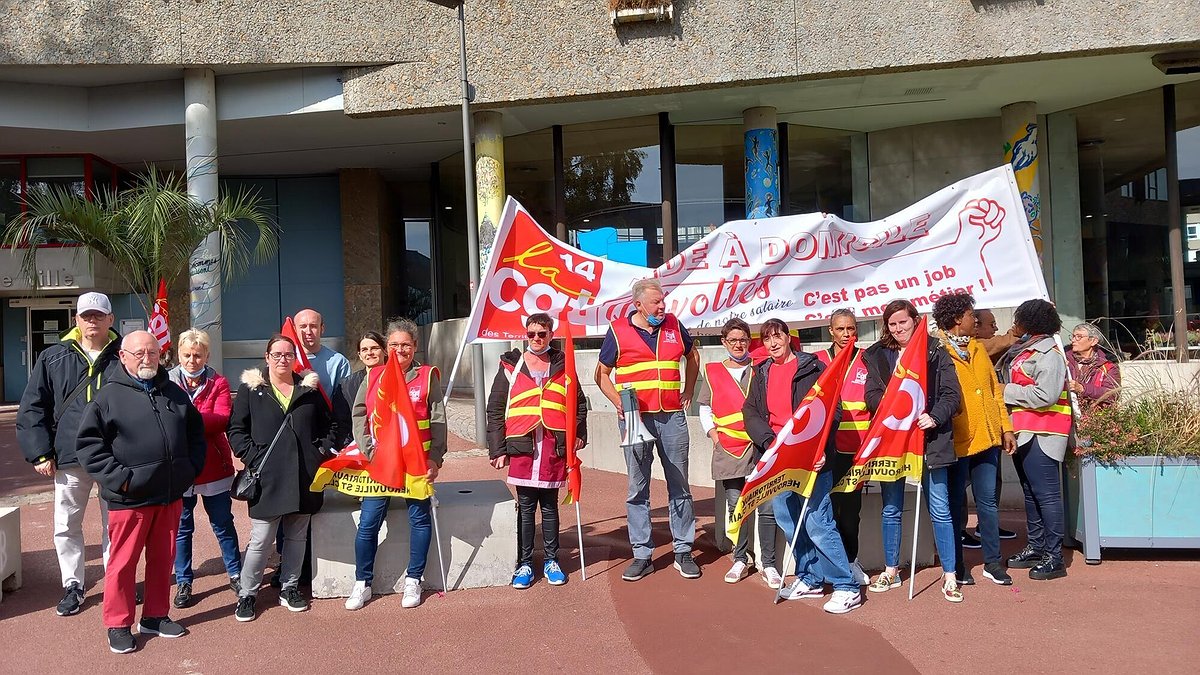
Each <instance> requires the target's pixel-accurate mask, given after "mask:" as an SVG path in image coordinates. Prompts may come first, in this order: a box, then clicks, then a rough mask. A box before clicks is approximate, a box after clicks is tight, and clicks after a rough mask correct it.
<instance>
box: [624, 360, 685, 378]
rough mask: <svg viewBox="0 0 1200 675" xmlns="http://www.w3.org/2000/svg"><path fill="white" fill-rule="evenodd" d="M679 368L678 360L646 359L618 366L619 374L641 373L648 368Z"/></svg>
mask: <svg viewBox="0 0 1200 675" xmlns="http://www.w3.org/2000/svg"><path fill="white" fill-rule="evenodd" d="M667 368H669V369H672V370H679V362H678V361H645V362H643V363H635V364H633V365H631V366H617V375H632V374H633V373H641V372H645V371H647V370H663V369H667Z"/></svg>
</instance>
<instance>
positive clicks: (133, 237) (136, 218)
mask: <svg viewBox="0 0 1200 675" xmlns="http://www.w3.org/2000/svg"><path fill="white" fill-rule="evenodd" d="M25 203H26V206H27V210H26V212H25V213H22V214H21V215H20V216H19V217H18V218H16V219H14V220H13V221H12V222H11V223H9V224H8V225H7V226H6V227H5V228H4V232H3V235H2V238H0V245H2V246H5V247H7V248H9V249H10V250H11V251H13V252H14V254H15V253H16V251H17V250H18V249H19V250H20V251H21V255H22V260H21V271H22V273H23V274H25V275H26V276H27V277H28V278H29V279H30V283H31V284H34V286H35V288H36V283H37V274H36V273H35V270H36V269H37V253H38V247H39V246H41V245H44V244H48V243H51V242H53V241H66V242H74V243H78V244H80V245H82V246H84V247H86V248H87V249H89V250H91V251H92V252H93V253H95V254H98V255H101V256H104V258H106V259H107V260H108V261H109V262H110V263H111V264H112V266H113V269H114V270H115V271H116V273H117V274H118V275H119V276H120V277H121V278H122V279H123V280H124V281H125V283H127V284H128V285H129V288H130V290H131V291H133V293H134V294H135V295H136V296H137V298H138V302H140V303H141V304H142V307H143V309H145V310H146V315H147V316H149V315H150V309H151V306H152V304H153V300H152V299H151V296H152V294H153V293H154V292H155V290H156V289H157V288H158V280H159V278H163V279H166V280H167V283H168V285H170V283H171V282H172V281H174V280H175V279H176V278H178V277H179V276H180V275H181V274H184V273H185V272H186V271H187V269H188V262H189V259H190V257H191V255H192V252H193V251H195V250H196V248H197V247H198V246H199V245H200V244H201V242H203V241H204V239H205V238H206V237H207V236H208V235H209V234H211V233H214V232H216V233H219V234H220V235H221V259H220V265H221V276H222V278H223V279H224V280H225V281H226V282H228V281H230V280H232V279H234V278H236V277H238V276H240V275H241V274H243V273H245V272H246V270H247V269H248V268H249V267H250V265H251V264H252V263H255V264H259V263H264V262H266V261H268V260H270V259H271V258H272V257H274V255H275V252H276V251H277V250H278V248H279V232H278V228H277V227H276V224H275V222H274V221H273V220H272V219H271V217H270V216H269V215H268V214H267V213H266V212H265V211H264V210H263V202H262V201H261V200H260V199H259V198H258V196H257V194H254V193H250V192H247V191H242V192H239V193H238V194H237V195H225V196H223V197H221V198H220V199H218V200H217V201H216V202H214V203H212V204H210V205H204V204H200V203H198V202H196V201H195V200H194V199H192V197H191V196H190V195H188V192H187V182H186V180H185V179H184V178H183V177H182V176H180V175H179V174H166V175H162V174H159V173H158V172H156V171H155V170H154V167H149V168H148V169H147V171H146V172H145V173H143V174H141V175H139V176H138V177H137V179H136V181H135V182H134V184H133V186H132V187H129V188H126V189H123V190H119V191H114V190H111V189H102V190H100V191H99V193H98V194H96V195H95V199H93V200H88V199H86V198H85V197H84V195H82V194H79V193H78V192H76V191H74V190H71V189H69V188H67V187H62V186H52V187H49V188H46V189H43V190H37V191H34V192H30V193H29V194H27V195H25ZM243 223H244V225H243Z"/></svg>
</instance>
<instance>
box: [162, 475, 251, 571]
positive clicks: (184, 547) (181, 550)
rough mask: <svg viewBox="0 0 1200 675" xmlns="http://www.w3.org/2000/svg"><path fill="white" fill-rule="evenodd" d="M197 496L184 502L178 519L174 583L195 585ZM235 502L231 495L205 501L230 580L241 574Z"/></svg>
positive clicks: (213, 497) (222, 495)
mask: <svg viewBox="0 0 1200 675" xmlns="http://www.w3.org/2000/svg"><path fill="white" fill-rule="evenodd" d="M196 501H197V499H196V495H192V496H191V497H184V498H183V512H182V513H181V514H180V515H179V533H178V534H176V535H175V583H177V584H178V583H189V584H190V583H192V580H193V578H194V575H193V573H192V534H193V533H194V532H195V531H196V520H195V517H194V512H195V510H196ZM232 506H233V499H232V498H231V497H230V496H229V492H228V491H225V492H222V493H221V494H219V495H212V496H211V497H205V498H204V512H205V513H207V514H208V522H209V523H210V524H211V525H212V530H213V534H215V535H217V543H218V544H220V545H221V560H222V561H223V562H224V563H225V571H226V572H227V573H228V574H229V576H230V577H236V576H239V575H241V573H242V553H241V551H240V550H239V546H238V536H237V529H236V528H235V527H234V526H233V512H232V511H231V510H230V509H231V507H232Z"/></svg>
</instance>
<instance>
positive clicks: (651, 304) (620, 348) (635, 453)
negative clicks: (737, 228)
mask: <svg viewBox="0 0 1200 675" xmlns="http://www.w3.org/2000/svg"><path fill="white" fill-rule="evenodd" d="M633 306H634V310H635V311H634V312H633V314H630V315H629V316H625V317H622V318H619V319H617V320H616V321H614V322H613V323H612V327H610V328H609V331H608V334H607V335H605V336H604V343H603V344H602V345H601V346H600V356H599V363H598V364H597V365H596V384H597V385H599V387H600V391H601V392H603V393H604V395H605V396H606V397H607V398H608V400H609V401H612V404H613V406H614V407H615V408H616V409H617V419H618V420H621V419H623V415H624V411H623V410H622V407H621V394H620V392H619V391H618V389H632V390H633V391H634V392H635V393H636V395H637V404H638V412H639V414H640V417H641V422H642V426H643V427H644V428H645V430H646V431H647V432H648V433H649V434H650V435H651V436H653V437H654V443H653V445H650V444H648V443H646V444H635V445H631V446H625V447H624V448H623V449H624V451H625V465H626V466H627V467H628V469H629V493H628V497H627V498H626V500H625V512H626V516H627V518H628V521H629V543H630V544H631V545H632V546H633V562H632V563H630V565H629V567H628V568H627V569H626V570H625V572H624V574H623V575H622V577H621V578H622V579H624V580H626V581H637V580H638V579H641V578H643V577H645V576H646V575H648V574H650V573H651V572H653V571H654V565H653V564H652V563H651V562H650V558H651V556H652V555H653V553H654V542H653V541H652V538H651V531H650V469H651V466H652V465H653V463H654V452H653V450H652V449H651V448H657V449H658V457H659V460H660V461H661V462H662V465H663V474H664V475H665V476H666V479H667V498H668V500H669V502H670V521H671V540H672V547H673V548H674V550H675V569H677V570H679V573H680V574H681V575H682V576H683V577H684V578H685V579H698V578H699V577H700V567H699V566H698V565H697V564H696V561H695V560H694V559H693V558H692V542H693V541H694V540H695V538H696V515H695V511H694V510H693V508H692V493H691V489H690V488H689V486H688V428H687V419H686V418H685V417H684V410H685V409H686V408H687V407H688V406H690V405H691V403H692V392H693V390H694V389H695V386H696V376H697V375H698V374H699V372H700V354H699V353H698V352H697V351H696V350H695V349H693V348H692V336H691V335H688V332H687V329H686V328H684V327H683V326H682V325H681V324H680V323H679V319H678V318H676V317H675V315H674V314H670V313H668V312H667V303H666V301H665V300H664V296H663V289H662V285H661V284H660V283H659V282H658V280H657V279H642V280H640V281H638V282H636V283H634V284H633ZM684 359H686V361H687V368H686V372H685V373H682V375H683V376H682V377H681V373H680V370H681V368H680V366H679V362H680V361H681V360H684ZM614 371H615V373H614ZM614 375H615V383H614V380H613V379H610V376H614ZM623 431H624V430H622V432H623ZM622 435H623V434H622Z"/></svg>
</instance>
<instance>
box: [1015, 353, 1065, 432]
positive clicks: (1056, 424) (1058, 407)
mask: <svg viewBox="0 0 1200 675" xmlns="http://www.w3.org/2000/svg"><path fill="white" fill-rule="evenodd" d="M1036 353H1037V352H1036V351H1035V350H1033V349H1026V350H1025V351H1023V352H1021V353H1020V354H1018V355H1017V358H1015V359H1013V362H1012V367H1011V369H1010V371H1009V381H1010V382H1012V383H1013V384H1017V385H1020V386H1023V387H1027V386H1029V385H1033V384H1037V381H1036V380H1034V379H1033V378H1032V377H1030V376H1029V375H1027V374H1026V373H1025V370H1024V367H1023V366H1024V364H1025V362H1026V361H1028V360H1029V357H1031V356H1033V355H1034V354H1036ZM1053 353H1054V354H1056V355H1057V356H1058V357H1059V358H1062V353H1061V352H1059V351H1058V348H1057V347H1056V348H1054V350H1053ZM1010 412H1011V413H1012V423H1013V429H1014V430H1015V431H1017V432H1018V433H1019V432H1022V431H1029V432H1033V433H1035V434H1053V435H1055V436H1068V435H1070V433H1071V398H1070V395H1069V394H1068V393H1067V383H1066V381H1063V389H1062V393H1060V394H1059V395H1058V400H1057V401H1055V402H1054V403H1052V404H1050V405H1048V406H1046V407H1044V408H1022V407H1019V406H1018V407H1014V408H1012V409H1011V411H1010Z"/></svg>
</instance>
